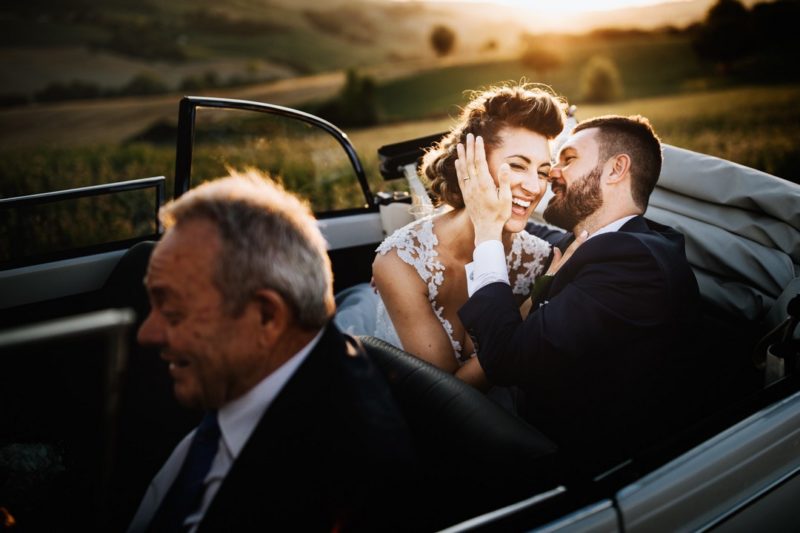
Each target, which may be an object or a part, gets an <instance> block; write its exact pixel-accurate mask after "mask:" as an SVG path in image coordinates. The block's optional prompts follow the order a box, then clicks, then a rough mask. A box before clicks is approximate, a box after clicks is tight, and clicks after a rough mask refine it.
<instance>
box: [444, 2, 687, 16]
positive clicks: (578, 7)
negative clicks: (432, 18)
mask: <svg viewBox="0 0 800 533" xmlns="http://www.w3.org/2000/svg"><path fill="white" fill-rule="evenodd" d="M433 1H438V2H443V3H446V2H459V3H461V2H463V1H464V0H433ZM468 1H469V0H468ZM686 1H689V0H563V1H561V2H552V1H551V0H495V1H493V2H488V1H485V0H474V3H478V4H505V5H508V6H513V7H519V8H528V9H531V10H536V11H539V12H547V13H551V14H569V13H586V12H591V11H611V10H614V9H622V8H629V7H645V6H651V5H655V4H665V3H679V2H686Z"/></svg>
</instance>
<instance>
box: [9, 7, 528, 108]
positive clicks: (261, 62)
mask: <svg viewBox="0 0 800 533" xmlns="http://www.w3.org/2000/svg"><path fill="white" fill-rule="evenodd" d="M475 9H477V8H475ZM436 24H447V25H448V26H450V27H452V28H455V29H457V31H458V32H459V36H460V38H459V39H458V41H457V44H456V48H455V50H454V55H456V56H458V55H459V54H467V55H468V54H474V53H476V52H478V51H480V50H481V47H482V46H484V45H485V43H486V42H488V41H493V42H494V43H495V45H503V46H507V47H511V46H512V45H514V44H515V43H516V42H517V39H518V37H519V34H520V33H521V27H520V26H519V25H518V24H515V23H513V22H510V21H494V22H492V21H487V20H485V18H481V17H480V16H478V15H476V14H475V12H472V11H470V10H469V9H467V10H463V9H460V10H456V11H453V10H451V9H450V8H448V7H446V6H443V7H437V6H434V7H429V6H422V5H420V4H416V3H415V4H404V3H394V2H374V1H368V0H348V1H332V2H315V1H312V0H297V1H296V2H281V1H279V0H227V1H224V0H223V1H217V2H209V1H206V0H202V1H193V0H171V1H170V2H160V1H155V0H143V1H132V0H104V1H103V2H92V1H88V0H63V1H59V2H52V1H50V0H33V1H31V2H25V3H11V4H9V5H8V6H4V11H3V13H2V14H0V65H5V68H4V69H2V70H3V71H4V72H3V73H0V82H2V83H1V84H0V86H2V88H1V89H0V93H5V94H9V93H22V94H32V93H33V92H34V91H36V90H40V89H42V88H43V87H45V86H46V85H47V84H49V83H53V82H56V81H58V82H62V83H67V82H71V81H73V80H76V79H77V80H81V81H85V82H91V83H95V84H98V85H100V86H101V88H102V89H108V88H119V87H122V86H123V85H124V84H125V83H127V82H128V81H129V80H130V79H131V78H132V77H133V76H135V75H136V74H138V73H140V72H148V73H153V74H155V75H157V76H159V77H160V79H161V80H162V81H163V82H164V83H165V84H166V85H167V86H168V87H170V88H172V89H173V90H174V89H177V88H178V87H179V86H180V84H181V82H182V81H183V80H184V79H185V78H186V77H188V76H190V75H203V74H205V73H206V72H208V71H209V70H211V71H213V72H215V74H216V75H217V76H218V78H219V82H220V83H222V84H227V83H228V82H230V81H231V80H233V82H234V83H239V84H240V83H243V82H253V81H263V80H268V79H274V78H285V77H290V76H293V75H300V74H309V73H317V72H323V71H330V70H338V69H346V68H351V67H364V66H369V65H378V64H386V63H393V62H396V61H403V60H419V59H431V58H433V57H434V53H433V50H432V49H431V47H430V45H429V42H428V36H429V33H430V31H431V29H432V28H433V26H434V25H436ZM495 50H497V48H496V47H495ZM81 54H82V55H81ZM92 64H95V65H96V66H97V68H96V69H95V70H94V71H92V70H91V69H90V68H89V67H90V66H91V65H92ZM101 65H103V66H102V67H101ZM105 65H112V67H111V68H112V69H117V70H119V72H118V74H117V75H116V76H115V77H110V76H108V74H107V72H104V70H105ZM9 67H13V68H9ZM11 70H14V72H13V73H12V72H11ZM176 70H178V71H180V72H181V76H178V77H176V75H175V71H176ZM70 71H72V72H74V73H75V74H74V76H73V77H69V76H70V75H69V72H70Z"/></svg>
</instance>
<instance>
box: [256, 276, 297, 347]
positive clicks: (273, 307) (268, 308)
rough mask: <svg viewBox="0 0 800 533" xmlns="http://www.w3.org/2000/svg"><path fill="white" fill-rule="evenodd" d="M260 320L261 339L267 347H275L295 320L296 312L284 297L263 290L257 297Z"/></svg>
mask: <svg viewBox="0 0 800 533" xmlns="http://www.w3.org/2000/svg"><path fill="white" fill-rule="evenodd" d="M255 300H256V302H255V303H256V305H257V306H258V313H259V318H260V324H261V327H260V338H261V341H262V342H264V343H265V345H266V346H274V345H275V343H276V342H278V340H279V339H280V337H281V336H282V335H283V334H284V332H285V331H286V330H287V329H289V328H290V326H291V323H292V321H293V320H294V311H293V310H292V308H291V306H290V305H289V304H288V303H287V301H286V300H285V299H284V297H283V296H281V294H280V293H278V292H277V291H274V290H272V289H261V290H259V291H257V292H256V295H255Z"/></svg>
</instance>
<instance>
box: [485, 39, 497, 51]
mask: <svg viewBox="0 0 800 533" xmlns="http://www.w3.org/2000/svg"><path fill="white" fill-rule="evenodd" d="M499 47H500V45H498V44H497V41H496V40H495V39H489V40H488V41H486V42H485V43H483V46H481V50H483V51H484V52H494V51H495V50H497V49H498V48H499Z"/></svg>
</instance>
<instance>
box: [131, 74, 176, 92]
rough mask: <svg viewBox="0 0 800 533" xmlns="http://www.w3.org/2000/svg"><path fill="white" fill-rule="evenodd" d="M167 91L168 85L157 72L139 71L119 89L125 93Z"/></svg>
mask: <svg viewBox="0 0 800 533" xmlns="http://www.w3.org/2000/svg"><path fill="white" fill-rule="evenodd" d="M167 91H169V87H167V84H166V83H164V80H162V79H161V77H159V75H158V74H155V73H153V72H141V73H139V74H137V75H136V76H134V77H133V78H132V79H131V81H129V82H128V83H127V84H126V85H125V86H124V87H123V88H122V89H121V90H120V93H121V94H126V95H147V94H162V93H165V92H167Z"/></svg>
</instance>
